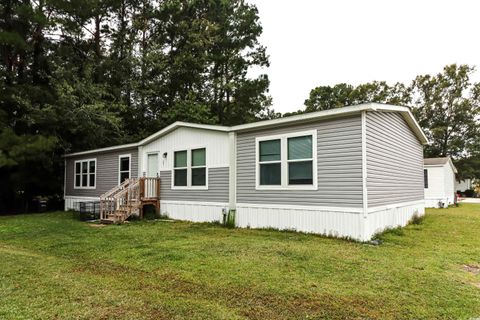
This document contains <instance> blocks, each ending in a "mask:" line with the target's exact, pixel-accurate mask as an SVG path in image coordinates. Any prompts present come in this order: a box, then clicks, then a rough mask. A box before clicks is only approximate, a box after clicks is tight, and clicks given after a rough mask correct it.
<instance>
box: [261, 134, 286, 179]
mask: <svg viewBox="0 0 480 320" xmlns="http://www.w3.org/2000/svg"><path fill="white" fill-rule="evenodd" d="M280 149H281V147H280V139H275V140H267V141H261V142H260V157H259V163H260V184H261V185H262V186H266V185H270V186H272V185H281V184H282V181H281V179H280V178H281V155H280Z"/></svg>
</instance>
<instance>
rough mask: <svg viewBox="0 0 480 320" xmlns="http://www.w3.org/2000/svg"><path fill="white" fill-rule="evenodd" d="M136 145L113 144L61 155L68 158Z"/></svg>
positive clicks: (134, 145)
mask: <svg viewBox="0 0 480 320" xmlns="http://www.w3.org/2000/svg"><path fill="white" fill-rule="evenodd" d="M136 147H138V143H129V144H122V145H119V146H113V147H106V148H100V149H93V150H87V151H80V152H75V153H68V154H65V155H64V156H63V157H65V158H68V157H74V156H83V155H87V154H91V153H99V152H107V151H115V150H122V149H129V148H136Z"/></svg>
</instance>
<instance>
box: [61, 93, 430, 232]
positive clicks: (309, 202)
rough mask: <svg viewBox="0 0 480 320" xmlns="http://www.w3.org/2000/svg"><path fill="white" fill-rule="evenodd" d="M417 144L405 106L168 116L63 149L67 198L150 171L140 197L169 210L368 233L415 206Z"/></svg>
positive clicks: (69, 201) (420, 140) (89, 197)
mask: <svg viewBox="0 0 480 320" xmlns="http://www.w3.org/2000/svg"><path fill="white" fill-rule="evenodd" d="M426 143H427V139H426V137H425V135H424V134H423V132H422V130H421V128H420V127H419V125H418V123H417V122H416V121H415V119H414V117H413V115H412V113H411V111H410V109H409V108H408V107H403V106H394V105H384V104H375V103H368V104H362V105H356V106H349V107H344V108H338V109H332V110H325V111H318V112H313V113H307V114H301V115H295V116H291V117H285V118H280V119H274V120H266V121H260V122H255V123H249V124H243V125H238V126H233V127H225V126H213V125H200V124H192V123H184V122H176V123H174V124H172V125H170V126H168V127H166V128H164V129H163V130H160V131H159V132H157V133H155V134H153V135H151V136H150V137H147V138H146V139H144V140H142V141H140V142H138V143H135V144H128V145H121V146H115V147H110V148H103V149H97V150H90V151H84V152H77V153H72V154H67V155H66V156H65V161H66V166H65V167H66V171H65V208H66V209H70V208H74V207H75V204H76V203H79V202H82V201H99V200H101V199H103V200H104V201H105V199H107V200H108V199H113V200H115V199H114V198H115V197H109V196H108V195H109V194H113V193H108V192H112V190H117V191H113V192H114V193H115V192H117V194H125V193H128V194H132V193H133V191H130V192H128V190H127V191H125V190H126V189H125V188H126V187H124V188H122V187H120V188H119V187H118V185H119V184H122V183H123V184H124V186H126V185H128V183H138V182H137V181H138V180H139V179H140V180H141V179H149V178H155V179H156V181H157V182H158V188H157V187H155V184H152V186H153V187H151V188H150V187H149V188H150V189H149V190H147V189H144V190H143V189H142V190H143V191H141V192H143V193H142V199H143V197H145V198H149V197H147V196H146V194H145V193H151V195H152V197H153V198H157V200H158V206H159V210H160V212H161V213H162V214H163V215H166V216H169V217H171V218H173V219H180V220H189V221H218V220H222V218H223V215H224V214H225V212H235V224H236V226H238V227H251V228H276V229H289V230H297V231H302V232H311V233H318V234H325V235H332V236H338V237H349V238H352V239H357V240H361V241H365V240H368V239H370V238H371V237H372V236H373V235H374V234H375V233H377V232H380V231H382V230H384V229H385V228H389V227H396V226H404V225H406V224H407V223H408V221H409V220H410V219H411V218H412V217H413V216H414V215H423V214H424V190H423V186H424V180H423V178H424V176H423V144H426ZM129 181H130V182H129ZM142 183H145V182H142ZM115 188H117V189H115ZM120 190H124V191H120ZM122 192H123V193H122ZM106 194H107V195H106ZM102 196H103V198H102ZM152 197H150V198H152ZM113 200H112V201H113ZM122 201H125V200H122ZM117 202H118V201H117ZM109 206H113V208H114V209H112V210H113V211H115V208H117V209H118V203H117V204H115V203H114V204H113V205H112V204H110V205H109ZM116 206H117V207H116ZM109 208H110V207H109ZM109 210H111V208H110V209H109Z"/></svg>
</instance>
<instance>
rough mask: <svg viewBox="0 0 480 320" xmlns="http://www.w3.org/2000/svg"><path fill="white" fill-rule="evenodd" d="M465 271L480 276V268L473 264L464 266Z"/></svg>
mask: <svg viewBox="0 0 480 320" xmlns="http://www.w3.org/2000/svg"><path fill="white" fill-rule="evenodd" d="M463 270H465V271H467V272H470V273H473V274H480V266H476V265H473V264H464V265H463Z"/></svg>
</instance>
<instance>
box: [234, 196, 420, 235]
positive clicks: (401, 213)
mask: <svg viewBox="0 0 480 320" xmlns="http://www.w3.org/2000/svg"><path fill="white" fill-rule="evenodd" d="M424 214H425V209H424V202H423V200H421V201H416V202H411V203H399V204H393V205H389V206H384V207H378V208H370V209H369V210H368V214H367V215H364V214H363V210H362V209H361V208H339V207H290V206H289V207H287V206H276V205H258V204H243V203H242V204H237V213H236V218H235V221H236V225H237V226H238V227H242V228H273V229H279V230H294V231H301V232H307V233H316V234H322V235H327V236H334V237H344V238H350V239H354V240H359V241H368V240H370V239H371V238H372V236H374V235H375V234H376V233H379V232H382V231H384V230H385V229H388V228H395V227H401V226H405V225H406V224H408V222H409V221H410V220H411V219H412V217H413V216H414V215H418V216H422V215H424Z"/></svg>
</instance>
